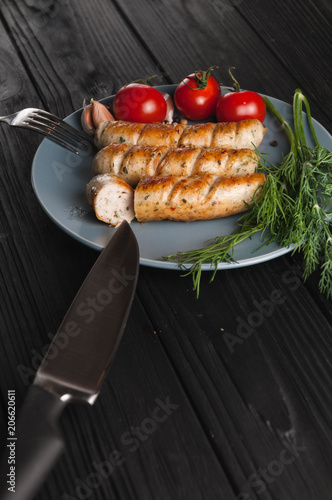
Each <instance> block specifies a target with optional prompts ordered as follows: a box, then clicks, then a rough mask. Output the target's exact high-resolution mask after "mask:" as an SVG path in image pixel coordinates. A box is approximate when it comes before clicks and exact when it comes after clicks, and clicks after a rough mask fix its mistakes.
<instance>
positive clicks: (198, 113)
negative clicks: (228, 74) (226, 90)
mask: <svg viewBox="0 0 332 500" xmlns="http://www.w3.org/2000/svg"><path fill="white" fill-rule="evenodd" d="M212 69H213V68H209V69H208V70H207V71H195V73H192V74H191V75H188V76H187V77H186V78H185V79H184V80H182V82H181V83H179V85H178V86H177V87H176V89H175V93H174V102H175V106H176V107H177V109H178V110H179V111H180V113H182V114H183V115H184V116H185V117H186V118H188V119H189V120H204V119H205V118H207V117H208V116H210V115H211V114H212V113H213V112H214V110H215V108H216V104H217V101H218V99H219V97H220V86H219V83H218V82H217V80H216V79H215V78H213V76H211V75H210V72H211V70H212Z"/></svg>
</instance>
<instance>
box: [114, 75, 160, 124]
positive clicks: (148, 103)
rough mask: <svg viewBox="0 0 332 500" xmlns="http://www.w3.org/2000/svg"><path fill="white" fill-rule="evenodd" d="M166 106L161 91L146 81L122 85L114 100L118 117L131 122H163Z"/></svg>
mask: <svg viewBox="0 0 332 500" xmlns="http://www.w3.org/2000/svg"><path fill="white" fill-rule="evenodd" d="M166 108H167V106H166V101H165V99H164V97H163V96H162V95H161V93H160V92H159V91H158V90H157V89H155V88H153V87H150V85H146V84H144V83H130V84H129V85H125V86H124V87H121V89H120V90H118V92H117V93H116V95H115V97H114V101H113V113H114V115H115V117H116V119H117V120H125V121H129V122H139V123H152V122H163V121H164V119H165V115H166Z"/></svg>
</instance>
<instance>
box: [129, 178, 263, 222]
mask: <svg viewBox="0 0 332 500" xmlns="http://www.w3.org/2000/svg"><path fill="white" fill-rule="evenodd" d="M264 182H265V175H264V174H257V173H255V174H252V175H246V176H243V177H220V176H214V175H204V176H193V177H174V176H168V177H146V178H145V179H143V180H142V181H141V182H140V183H139V184H138V186H137V188H136V190H135V198H134V209H135V215H136V218H137V220H138V221H139V222H146V221H154V220H157V221H158V220H163V219H170V220H175V221H193V220H205V219H217V218H220V217H228V216H229V215H234V214H237V213H240V212H244V211H246V210H247V209H248V204H250V203H251V202H252V200H253V197H254V196H255V193H256V192H257V190H258V189H259V188H260V186H262V185H263V184H264Z"/></svg>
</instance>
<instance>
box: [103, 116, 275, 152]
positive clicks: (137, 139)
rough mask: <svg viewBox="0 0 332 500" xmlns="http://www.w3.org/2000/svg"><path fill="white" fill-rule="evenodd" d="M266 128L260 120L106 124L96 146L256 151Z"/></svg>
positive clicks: (116, 122) (117, 122)
mask: <svg viewBox="0 0 332 500" xmlns="http://www.w3.org/2000/svg"><path fill="white" fill-rule="evenodd" d="M265 132H266V127H265V126H264V125H263V124H262V123H261V122H260V121H259V120H251V119H248V120H242V121H239V122H220V123H198V124H194V125H183V124H181V123H148V124H145V123H132V122H125V121H121V120H118V121H114V122H108V121H105V122H102V123H100V124H99V126H98V127H97V130H96V133H95V138H94V140H95V144H96V146H97V148H98V149H101V148H103V147H105V146H108V144H112V143H113V142H117V143H120V144H122V143H126V144H130V145H138V146H167V147H169V148H176V147H195V148H198V147H207V148H224V149H226V148H231V149H242V148H245V149H255V147H258V146H259V145H260V143H261V142H262V140H263V137H264V134H265Z"/></svg>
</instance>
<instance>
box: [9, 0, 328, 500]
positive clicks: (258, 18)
mask: <svg viewBox="0 0 332 500" xmlns="http://www.w3.org/2000/svg"><path fill="white" fill-rule="evenodd" d="M331 17H332V16H331V4H330V2H328V1H327V0H318V1H315V2H311V1H310V0H305V1H303V2H290V1H287V0H281V1H279V2H274V1H271V0H265V1H262V0H252V1H244V0H242V1H241V0H234V1H232V0H227V1H221V0H216V1H213V2H212V1H207V2H202V1H199V0H191V1H185V0H182V1H180V0H170V1H167V0H154V1H153V0H140V1H139V2H137V1H134V0H116V1H114V0H112V1H111V0H108V1H107V0H96V1H93V2H89V1H87V0H84V1H83V0H81V1H78V0H72V1H69V0H61V1H58V2H56V1H53V0H47V1H41V0H39V1H38V0H25V1H24V0H2V2H1V10H0V47H1V49H0V106H1V109H0V113H1V114H2V115H5V114H9V113H12V112H14V111H17V110H19V109H23V108H25V107H41V108H44V109H48V110H49V111H51V112H53V113H55V114H57V115H59V116H62V117H64V116H67V115H68V114H70V113H71V112H73V111H74V110H76V109H78V108H80V107H81V105H82V100H83V98H84V97H94V98H95V99H100V98H103V97H106V96H109V95H111V94H113V93H114V92H116V91H117V90H118V89H119V88H120V87H121V86H122V85H123V84H125V83H128V82H130V81H132V80H134V79H137V78H144V77H145V78H146V77H148V76H150V75H152V74H156V73H157V74H159V75H161V76H162V79H160V81H159V82H158V80H156V82H155V83H156V84H157V83H160V84H161V83H164V84H168V83H178V82H179V81H180V80H181V79H182V78H184V77H185V76H186V75H187V74H188V73H191V72H192V71H193V70H195V69H197V70H198V69H207V68H208V67H209V66H212V65H218V66H219V69H218V70H216V72H215V76H217V77H218V79H219V81H221V82H222V83H223V84H226V85H227V84H229V83H230V82H229V80H228V76H227V70H228V68H229V67H231V66H235V67H236V76H237V78H238V80H239V81H240V83H241V86H242V87H243V88H247V89H251V90H255V91H258V92H261V93H264V94H266V95H270V96H273V97H276V98H279V99H281V100H283V101H286V102H287V103H291V102H292V97H293V93H294V90H295V89H296V88H298V87H300V88H301V89H302V91H303V92H304V94H305V95H306V96H307V97H308V98H309V101H310V104H311V108H312V115H313V117H314V118H316V119H317V120H318V121H319V122H320V123H321V124H322V125H324V126H325V127H326V128H327V129H328V130H329V131H331V130H332V122H331V113H332V99H331V82H332V70H331ZM40 141H41V137H40V136H37V135H36V134H33V133H31V132H28V131H24V130H20V129H14V128H9V127H7V126H6V125H1V126H0V142H1V148H0V168H1V175H0V194H1V201H0V203H1V206H0V273H1V277H0V312H1V315H0V322H1V323H0V370H1V376H0V385H1V393H2V397H1V416H0V418H1V420H0V424H1V433H2V437H3V438H5V437H6V432H7V431H6V412H7V391H8V390H9V389H14V390H15V391H16V400H17V408H18V407H19V405H20V403H21V401H22V398H23V396H24V394H25V392H26V389H27V383H28V382H32V380H33V374H34V372H35V370H36V369H37V367H38V364H39V362H40V359H41V355H42V354H41V353H42V352H43V351H44V348H45V345H47V344H48V343H49V336H51V335H53V334H54V333H55V332H56V330H57V328H58V325H59V324H60V322H61V319H62V317H63V315H64V313H65V311H66V310H67V308H68V306H69V304H70V302H71V300H72V298H73V297H74V295H75V293H76V291H77V289H78V288H79V286H80V284H81V283H82V281H83V279H84V277H85V275H86V274H87V272H88V271H89V269H90V268H91V266H92V264H93V263H94V261H95V259H96V257H97V255H98V254H97V252H96V251H94V250H91V249H89V248H88V247H86V246H84V245H83V244H81V243H79V242H77V241H75V240H74V239H72V238H70V237H69V236H68V235H66V234H65V233H63V232H62V231H61V230H60V229H59V228H58V227H56V226H55V225H54V224H53V223H52V222H51V221H50V220H49V219H48V217H47V216H46V215H45V213H44V212H43V211H42V208H41V207H40V205H39V203H38V201H37V199H36V197H35V195H34V193H33V190H32V187H31V182H30V171H31V163H32V160H33V156H34V154H35V151H36V148H37V146H38V144H39V143H40ZM301 275H302V260H301V256H299V255H295V256H291V255H290V254H288V255H286V256H283V257H280V258H278V259H276V260H274V261H270V262H266V263H263V264H259V265H257V266H253V267H248V268H240V269H237V270H230V271H220V272H218V273H217V276H216V279H215V281H214V282H213V283H212V284H209V279H210V277H211V275H210V273H208V272H207V273H204V275H203V278H202V286H201V295H200V298H199V299H196V294H195V292H194V291H193V290H192V283H191V279H190V277H188V278H183V277H181V273H180V272H178V271H165V270H160V269H152V268H147V267H142V266H141V268H140V276H139V281H138V287H137V294H136V296H135V300H134V304H133V308H132V311H131V314H130V318H129V321H128V324H127V327H126V331H125V335H124V338H123V342H122V344H121V346H120V349H119V351H118V355H117V357H116V360H115V362H114V364H113V365H112V367H111V369H110V372H109V375H108V377H107V379H106V381H105V384H104V386H103V389H102V392H101V394H100V397H99V398H98V400H97V402H96V404H95V405H94V406H93V407H90V406H84V405H78V406H72V407H70V408H68V409H67V410H66V412H65V413H64V415H63V418H62V419H61V427H62V429H63V432H64V435H65V439H66V443H67V449H66V453H65V454H64V455H63V457H62V458H61V460H60V461H59V463H58V464H57V466H56V468H55V469H54V471H53V472H52V474H51V475H50V476H49V478H48V480H47V482H46V484H45V485H44V486H43V488H42V490H41V491H40V494H39V495H38V498H39V499H41V500H46V499H47V500H53V499H54V500H59V499H60V498H61V499H65V498H69V497H70V496H71V497H72V498H91V499H118V500H120V499H121V500H134V499H135V500H136V499H137V500H157V499H158V500H168V499H171V498H172V499H173V498H176V499H186V500H187V499H190V500H201V499H204V500H217V499H218V500H219V499H223V500H234V499H239V500H247V499H263V500H267V499H277V500H296V499H299V500H300V499H301V500H328V499H330V498H331V496H332V494H331V491H332V477H331V473H330V471H331V461H332V451H331V441H332V432H331V410H332V405H331V394H332V391H331V389H332V387H331V386H332V369H331V365H332V341H331V339H332V336H331V334H332V328H331V313H332V307H331V302H330V301H328V300H327V299H325V298H324V297H323V296H321V295H320V294H319V292H318V289H317V283H318V279H319V276H318V273H314V275H313V276H312V277H310V279H309V280H307V281H306V283H303V280H302V278H301ZM272 300H274V301H275V302H277V303H273V304H272V306H271V303H272ZM267 301H268V302H267ZM267 304H270V306H268V305H267ZM264 305H265V307H266V309H263V310H264V311H265V313H264V314H265V315H263V313H261V315H259V314H257V311H258V313H259V308H262V307H264ZM269 307H270V309H269ZM250 322H251V324H252V325H254V326H251V327H250V328H249V329H248V328H247V330H245V327H244V326H243V325H244V324H246V325H248V324H249V323H250ZM240 325H242V328H243V330H239V328H241V326H240ZM241 331H242V334H243V332H244V334H245V335H246V337H247V338H243V339H241V338H240V337H239V332H241ZM225 333H229V334H231V335H237V338H238V339H240V340H242V342H240V341H239V342H238V343H236V344H235V345H231V344H230V343H229V342H227V338H230V337H227V336H226V335H225ZM160 401H161V402H162V403H163V404H166V403H167V401H169V402H170V403H171V404H172V405H173V406H172V407H171V409H169V410H168V411H169V415H168V418H167V419H166V420H165V421H163V422H159V423H158V424H157V425H156V426H154V425H153V424H151V420H149V419H151V418H152V417H151V416H152V415H155V414H156V413H154V411H155V410H156V407H157V406H158V403H160ZM159 406H160V405H159ZM149 425H150V427H149ZM137 428H138V430H137ZM135 429H136V430H135ZM137 433H139V434H137ZM134 435H135V436H136V437H135V440H134ZM117 451H118V452H119V453H118V454H117V453H116V452H117ZM120 458H121V459H120ZM112 461H113V466H112ZM120 462H121V463H120ZM102 463H104V469H101V468H100V467H101V465H100V464H102ZM110 464H111V465H110ZM98 467H99V468H98ZM101 470H103V471H104V475H105V476H107V477H104V478H102V480H101V481H100V484H98V485H97V483H95V484H94V483H93V480H94V479H93V478H95V480H96V481H98V477H99V478H100V477H101V476H100V474H101V472H100V471H101ZM97 471H99V476H98V477H97V475H94V476H93V473H96V472H97ZM89 485H90V486H89ZM13 498H15V496H14V495H13Z"/></svg>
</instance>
